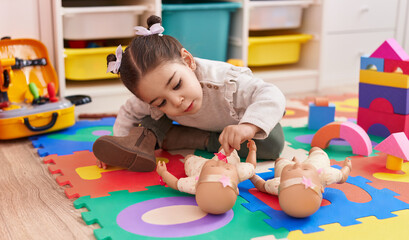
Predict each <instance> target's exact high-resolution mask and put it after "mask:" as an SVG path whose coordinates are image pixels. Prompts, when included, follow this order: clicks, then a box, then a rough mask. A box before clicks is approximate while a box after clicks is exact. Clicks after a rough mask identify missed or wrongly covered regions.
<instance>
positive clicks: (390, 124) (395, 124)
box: [357, 107, 409, 137]
mask: <svg viewBox="0 0 409 240" xmlns="http://www.w3.org/2000/svg"><path fill="white" fill-rule="evenodd" d="M357 123H358V125H359V126H361V127H362V128H363V129H364V130H365V131H366V132H367V133H369V134H373V135H377V136H381V137H387V136H389V135H390V134H392V133H396V132H404V133H405V134H406V136H409V115H401V114H393V113H386V112H379V111H373V110H371V109H367V108H362V107H360V108H359V109H358V119H357ZM377 124H378V125H379V124H380V125H383V126H384V127H385V128H387V130H388V131H389V133H385V132H382V131H381V129H379V128H372V126H375V127H376V125H377ZM370 128H371V129H370ZM368 130H370V131H368Z"/></svg>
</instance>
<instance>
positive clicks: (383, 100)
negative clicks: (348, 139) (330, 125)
mask: <svg viewBox="0 0 409 240" xmlns="http://www.w3.org/2000/svg"><path fill="white" fill-rule="evenodd" d="M375 68H376V69H375ZM357 123H358V125H360V126H361V127H362V128H363V129H364V130H365V131H366V132H367V133H369V134H373V135H377V136H381V137H387V136H389V135H390V134H391V133H396V132H404V133H405V134H406V135H407V136H409V56H408V54H407V53H406V52H405V51H404V50H403V49H402V47H401V46H400V45H399V44H398V43H397V42H396V41H395V40H394V39H388V40H386V41H385V42H384V43H383V44H382V45H381V46H380V47H379V48H378V49H377V50H376V51H375V52H374V53H372V55H371V56H369V57H362V58H361V70H360V80H359V109H358V119H357Z"/></svg>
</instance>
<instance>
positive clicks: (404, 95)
mask: <svg viewBox="0 0 409 240" xmlns="http://www.w3.org/2000/svg"><path fill="white" fill-rule="evenodd" d="M359 107H363V108H369V109H371V110H374V111H380V112H389V113H396V114H402V115H406V114H409V89H404V88H395V87H386V86H381V85H374V84H367V83H359Z"/></svg>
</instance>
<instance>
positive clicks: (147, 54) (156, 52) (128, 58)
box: [107, 15, 183, 94]
mask: <svg viewBox="0 0 409 240" xmlns="http://www.w3.org/2000/svg"><path fill="white" fill-rule="evenodd" d="M161 22H162V19H161V18H160V17H158V16H155V15H152V16H150V17H149V18H148V20H147V24H148V27H149V28H150V27H151V26H152V25H153V24H155V23H161ZM182 48H183V46H182V44H180V42H179V41H178V40H177V39H176V38H174V37H171V36H168V35H163V36H159V35H158V34H153V35H148V36H135V37H134V38H133V39H132V41H131V43H130V44H129V45H128V47H127V48H126V49H125V51H124V53H123V54H122V61H121V66H120V67H119V73H120V77H121V80H122V82H123V83H124V85H125V86H126V87H127V88H128V89H129V91H131V92H132V93H133V94H136V87H137V84H138V81H139V79H140V78H141V77H142V76H144V75H145V74H146V73H147V72H149V71H151V70H153V69H154V68H155V67H157V66H159V65H161V64H162V63H164V62H180V63H182V62H183V60H182V57H181V49H182ZM111 61H116V56H115V55H114V54H109V55H108V56H107V64H108V63H109V62H111Z"/></svg>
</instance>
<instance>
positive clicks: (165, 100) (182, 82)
mask: <svg viewBox="0 0 409 240" xmlns="http://www.w3.org/2000/svg"><path fill="white" fill-rule="evenodd" d="M185 51H186V50H185ZM181 54H182V59H183V63H179V62H166V63H163V64H161V65H159V66H157V67H156V68H154V69H153V70H151V71H150V72H148V73H146V74H145V75H144V76H142V78H141V79H140V81H139V83H138V86H137V89H136V95H137V96H138V97H139V98H140V99H141V100H142V101H144V102H146V103H149V104H150V105H152V106H153V107H156V108H158V109H159V110H161V111H162V112H164V113H165V114H166V115H168V116H184V115H190V114H194V113H196V112H198V111H199V110H200V108H201V106H202V99H203V91H202V87H201V86H200V83H199V80H198V79H197V77H196V74H195V73H194V69H195V68H196V65H195V63H194V59H193V57H192V56H191V55H190V53H188V52H187V51H186V52H183V51H182V53H181ZM184 54H185V55H184ZM187 54H188V55H187Z"/></svg>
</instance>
